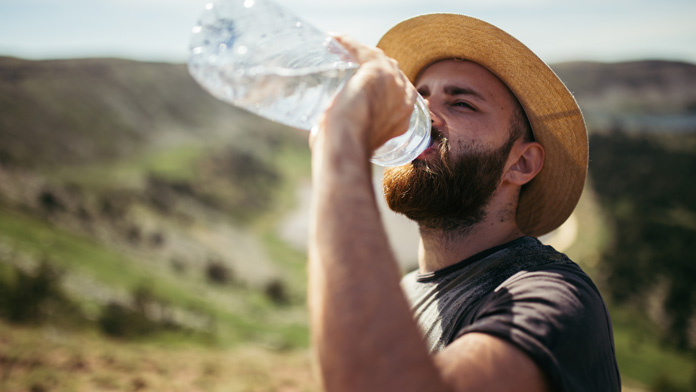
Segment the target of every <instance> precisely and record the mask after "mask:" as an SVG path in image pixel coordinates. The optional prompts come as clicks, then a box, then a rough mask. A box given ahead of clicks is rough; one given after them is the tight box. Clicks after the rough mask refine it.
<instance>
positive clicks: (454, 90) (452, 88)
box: [443, 85, 486, 102]
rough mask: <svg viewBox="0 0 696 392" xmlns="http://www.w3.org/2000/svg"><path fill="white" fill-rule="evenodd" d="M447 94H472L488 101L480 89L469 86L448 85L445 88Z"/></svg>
mask: <svg viewBox="0 0 696 392" xmlns="http://www.w3.org/2000/svg"><path fill="white" fill-rule="evenodd" d="M443 91H444V92H445V94H447V95H471V96H473V97H476V98H478V99H479V100H481V101H484V102H485V101H486V98H485V97H484V96H483V94H481V93H479V92H478V91H476V90H474V89H471V88H468V87H460V86H456V85H447V86H445V88H444V89H443Z"/></svg>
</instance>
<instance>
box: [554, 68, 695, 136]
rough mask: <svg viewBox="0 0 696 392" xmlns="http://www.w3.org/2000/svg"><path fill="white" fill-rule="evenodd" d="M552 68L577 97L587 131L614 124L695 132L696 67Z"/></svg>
mask: <svg viewBox="0 0 696 392" xmlns="http://www.w3.org/2000/svg"><path fill="white" fill-rule="evenodd" d="M552 68H553V69H554V71H556V73H557V74H558V75H559V76H560V78H561V79H562V80H563V81H564V82H565V83H566V85H567V86H568V88H569V89H570V91H571V92H572V93H573V94H574V95H575V97H576V99H577V100H578V103H579V104H580V107H581V108H582V110H583V113H584V114H585V117H586V118H587V120H588V123H589V124H590V125H591V131H592V130H595V129H594V128H598V127H599V128H605V127H607V126H612V125H614V124H615V123H617V122H618V123H625V124H624V125H627V126H629V127H632V128H638V127H640V128H643V129H645V128H644V127H645V125H648V127H649V128H650V129H651V130H661V129H656V128H666V130H676V131H684V130H685V128H687V129H688V128H690V129H691V130H696V64H690V63H682V62H671V61H659V60H651V61H634V62H623V63H595V62H570V63H560V64H554V65H552ZM625 128H626V127H625Z"/></svg>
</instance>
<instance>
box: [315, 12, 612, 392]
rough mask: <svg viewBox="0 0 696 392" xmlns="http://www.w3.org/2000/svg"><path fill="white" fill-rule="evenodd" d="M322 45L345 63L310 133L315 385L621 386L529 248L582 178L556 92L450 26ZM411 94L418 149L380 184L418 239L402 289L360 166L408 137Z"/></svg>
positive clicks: (507, 47)
mask: <svg viewBox="0 0 696 392" xmlns="http://www.w3.org/2000/svg"><path fill="white" fill-rule="evenodd" d="M338 39H339V41H340V42H341V43H342V44H343V45H344V46H346V47H347V49H348V50H349V51H350V52H351V53H352V54H353V55H354V56H355V58H356V59H357V60H358V61H359V62H360V63H361V67H360V69H359V70H358V72H357V73H356V74H355V76H353V77H352V78H351V79H350V81H349V82H348V84H347V85H346V87H345V88H344V89H343V90H342V92H341V93H340V94H339V95H338V96H337V97H336V99H335V100H334V102H333V103H332V105H331V107H330V108H329V109H328V110H327V111H326V113H325V114H324V116H323V117H322V119H321V122H320V124H319V126H318V127H317V128H316V129H315V131H314V132H313V133H312V136H311V139H310V144H311V147H312V177H313V184H314V188H313V189H314V190H313V211H312V230H311V233H310V261H309V273H310V281H309V305H310V315H311V320H310V321H311V327H312V339H313V344H314V347H315V348H316V351H317V359H318V364H319V369H320V377H321V380H322V386H323V388H324V389H325V390H327V391H399V392H401V391H512V390H514V391H619V390H620V389H621V386H620V378H619V373H618V370H617V366H616V360H615V354H614V345H613V337H612V327H611V322H610V319H609V315H608V312H607V309H606V306H605V304H604V302H603V300H602V298H601V295H600V294H599V291H598V290H597V288H596V287H595V285H594V284H593V283H592V281H591V280H590V278H589V277H588V276H587V275H586V274H585V273H584V272H583V271H582V270H581V269H580V267H578V266H577V265H576V264H575V263H573V262H572V261H570V260H569V259H568V258H567V257H566V256H565V255H563V254H561V253H559V252H556V251H555V250H554V249H553V248H551V247H548V246H544V245H543V244H541V242H539V241H538V240H537V239H536V238H535V237H536V236H539V235H542V234H545V233H547V232H550V231H552V230H554V229H555V228H557V227H558V226H560V225H561V223H563V221H565V220H566V219H567V218H568V216H569V215H570V213H571V212H572V210H573V209H574V208H575V205H576V204H577V201H578V199H579V197H580V193H581V192H582V188H583V184H584V180H585V176H586V171H587V133H586V130H585V125H584V121H583V119H582V115H581V114H580V110H579V108H578V107H577V104H576V102H575V100H574V99H573V97H572V95H571V94H570V93H569V92H568V90H567V89H566V88H565V86H564V85H563V83H562V82H561V81H560V80H559V79H558V78H557V77H556V75H555V74H554V73H553V72H552V71H551V70H550V69H549V68H548V66H546V64H544V63H543V62H542V61H541V60H540V59H539V58H538V57H536V56H535V55H534V54H533V53H532V52H531V51H529V49H527V48H526V47H525V46H524V45H523V44H521V43H520V42H519V41H517V40H516V39H514V38H513V37H511V36H509V35H508V34H506V33H504V32H503V31H501V30H499V29H498V28H496V27H494V26H492V25H490V24H488V23H485V22H483V21H480V20H477V19H474V18H470V17H466V16H462V15H452V14H434V15H424V16H420V17H416V18H413V19H410V20H407V21H405V22H402V23H400V24H399V25H397V26H395V27H394V28H392V29H391V30H390V31H389V32H388V33H387V34H386V35H385V36H384V37H383V38H382V40H381V41H380V43H379V45H378V47H380V48H381V49H382V50H379V49H374V48H370V47H366V46H364V45H360V44H358V43H356V42H354V41H352V40H350V39H348V38H345V37H338ZM394 59H396V61H395V60H394ZM397 61H398V63H397ZM402 71H403V72H402ZM412 83H413V84H412ZM413 86H415V88H416V89H417V91H418V93H420V94H421V96H423V98H424V99H425V100H426V102H427V104H428V107H429V110H430V113H431V117H432V138H431V144H430V146H429V147H428V148H427V149H426V150H425V151H424V152H423V153H422V154H421V155H420V156H419V157H418V158H417V159H416V160H414V161H413V162H412V163H410V164H408V165H405V166H402V167H398V168H393V169H389V170H387V171H385V177H384V191H385V195H386V198H387V201H388V203H389V205H390V207H391V208H392V209H393V210H394V211H396V212H399V213H403V214H405V215H406V216H407V217H409V218H410V219H412V220H414V221H416V222H417V223H418V226H419V230H420V236H421V242H420V248H419V257H418V259H419V268H418V270H417V271H414V272H412V273H409V274H407V275H406V276H405V277H403V279H402V277H401V276H400V271H399V267H398V265H397V263H396V261H395V257H394V255H393V253H392V251H391V249H390V248H389V243H388V240H387V236H386V233H385V231H384V227H383V225H382V223H381V221H380V215H379V212H378V209H377V203H376V200H375V197H374V192H373V189H372V180H371V168H370V164H369V158H370V156H371V155H372V153H373V152H374V150H375V149H376V148H377V147H379V146H380V145H382V144H383V143H384V142H385V141H386V140H388V139H390V138H392V137H394V136H397V135H399V134H400V133H403V132H404V131H405V130H406V129H407V127H408V121H409V117H410V113H411V110H412V108H413V104H414V102H415V97H416V90H415V89H414V88H413Z"/></svg>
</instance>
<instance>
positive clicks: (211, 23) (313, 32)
mask: <svg viewBox="0 0 696 392" xmlns="http://www.w3.org/2000/svg"><path fill="white" fill-rule="evenodd" d="M188 65H189V72H190V73H191V75H192V76H193V77H194V79H196V81H198V83H200V84H201V85H202V86H203V87H204V88H205V89H206V90H208V91H209V92H210V93H211V94H213V95H214V96H215V97H217V98H218V99H221V100H223V101H225V102H228V103H231V104H233V105H235V106H238V107H241V108H244V109H246V110H248V111H251V112H253V113H255V114H257V115H260V116H263V117H266V118H268V119H271V120H274V121H277V122H280V123H283V124H286V125H289V126H292V127H295V128H300V129H306V130H310V129H311V128H312V127H314V126H315V125H316V124H317V122H318V120H319V116H320V115H321V114H322V113H323V112H324V111H325V110H326V108H327V107H328V105H329V104H330V103H331V100H332V99H333V97H334V96H335V95H336V94H337V93H338V92H339V91H340V90H341V88H343V86H344V85H345V84H346V82H347V81H348V79H350V77H351V76H353V74H354V73H355V72H356V70H357V69H358V67H359V64H358V63H356V61H355V60H354V59H353V58H352V56H351V55H350V54H349V53H348V52H347V51H346V50H345V48H343V47H342V46H341V45H340V44H339V43H338V42H337V41H336V40H334V39H333V38H331V37H330V36H328V35H327V34H326V33H324V32H322V31H320V30H318V29H317V28H315V27H314V26H312V25H310V24H309V23H306V22H304V21H303V20H301V19H299V18H298V17H296V16H295V15H293V14H292V13H291V12H289V11H288V10H287V9H285V8H283V7H281V6H279V5H278V4H276V3H274V2H273V1H271V0H215V1H212V2H211V3H208V4H207V5H206V6H205V11H204V12H203V14H202V15H201V17H200V20H199V22H198V25H197V26H196V27H194V28H193V34H192V37H191V52H190V57H189V64H188ZM429 142H430V114H429V111H428V108H427V105H426V104H425V102H424V101H423V99H422V98H421V97H420V96H418V102H417V103H416V105H415V107H414V111H413V114H412V115H411V124H410V127H409V130H408V131H407V132H406V133H404V134H403V135H401V136H398V137H396V138H394V139H391V140H389V141H388V142H387V143H385V144H384V145H383V146H381V147H380V148H378V149H377V151H375V153H374V155H373V157H372V159H371V161H372V162H373V163H376V164H378V165H382V166H398V165H403V164H406V163H408V162H410V161H412V160H413V159H415V158H416V157H417V156H418V155H419V154H420V153H421V152H422V151H423V150H425V148H426V147H427V146H428V144H429Z"/></svg>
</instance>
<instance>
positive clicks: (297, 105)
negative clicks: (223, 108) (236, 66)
mask: <svg viewBox="0 0 696 392" xmlns="http://www.w3.org/2000/svg"><path fill="white" fill-rule="evenodd" d="M357 68H358V65H357V64H355V63H345V64H341V65H339V66H336V65H331V66H328V65H326V66H315V67H308V68H302V69H288V68H278V67H264V66H256V67H253V68H250V69H248V70H244V71H239V70H237V71H229V72H226V70H225V68H224V67H223V68H207V67H202V68H200V69H198V70H196V72H197V73H198V74H199V75H200V77H202V78H209V79H210V78H214V79H216V80H218V81H219V83H207V84H206V86H207V87H208V89H209V90H210V92H211V93H212V94H213V95H215V96H217V97H218V98H220V99H222V100H224V101H227V102H229V103H232V104H234V105H236V106H239V107H242V108H244V109H246V110H249V111H251V112H253V113H256V114H258V115H260V116H263V117H266V118H269V119H271V120H274V121H277V122H280V123H283V124H286V125H289V126H291V127H295V128H299V129H305V130H309V129H311V128H312V127H313V126H314V125H315V124H316V123H317V122H318V120H319V116H320V115H321V114H322V113H323V112H324V111H325V110H326V108H327V107H328V106H329V104H330V103H331V100H332V99H333V97H334V96H335V95H336V93H337V92H338V91H340V90H341V88H342V87H343V86H344V85H345V84H346V82H347V81H348V79H350V77H351V76H353V74H354V73H355V72H356V71H357Z"/></svg>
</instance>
